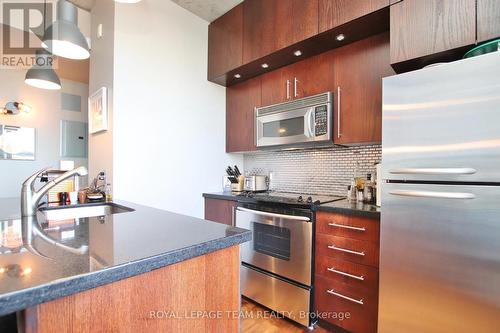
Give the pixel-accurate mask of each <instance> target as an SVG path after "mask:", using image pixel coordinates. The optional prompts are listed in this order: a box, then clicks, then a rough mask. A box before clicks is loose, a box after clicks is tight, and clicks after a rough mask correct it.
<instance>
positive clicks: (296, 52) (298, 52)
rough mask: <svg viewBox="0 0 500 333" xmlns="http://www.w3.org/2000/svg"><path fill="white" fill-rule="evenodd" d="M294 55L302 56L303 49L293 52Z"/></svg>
mask: <svg viewBox="0 0 500 333" xmlns="http://www.w3.org/2000/svg"><path fill="white" fill-rule="evenodd" d="M293 55H294V56H296V57H300V56H301V55H302V51H301V50H297V51H295V52H293Z"/></svg>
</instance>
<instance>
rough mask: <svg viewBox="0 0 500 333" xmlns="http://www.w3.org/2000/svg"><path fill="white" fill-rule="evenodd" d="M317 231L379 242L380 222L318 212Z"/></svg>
mask: <svg viewBox="0 0 500 333" xmlns="http://www.w3.org/2000/svg"><path fill="white" fill-rule="evenodd" d="M316 231H317V232H319V233H322V234H328V235H334V236H341V237H347V238H354V239H359V240H367V241H371V242H377V243H378V242H379V239H380V222H379V220H375V219H368V218H364V217H358V216H349V215H342V214H335V213H326V212H318V213H317V214H316Z"/></svg>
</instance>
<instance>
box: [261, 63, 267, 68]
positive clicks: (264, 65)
mask: <svg viewBox="0 0 500 333" xmlns="http://www.w3.org/2000/svg"><path fill="white" fill-rule="evenodd" d="M260 66H261V67H262V68H269V65H268V64H262V65H260Z"/></svg>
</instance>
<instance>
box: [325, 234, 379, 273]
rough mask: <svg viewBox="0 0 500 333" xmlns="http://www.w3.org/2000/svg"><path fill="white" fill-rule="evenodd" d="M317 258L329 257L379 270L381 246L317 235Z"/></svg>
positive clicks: (350, 239)
mask: <svg viewBox="0 0 500 333" xmlns="http://www.w3.org/2000/svg"><path fill="white" fill-rule="evenodd" d="M316 256H318V257H321V256H327V257H332V258H335V259H341V260H347V261H350V262H354V263H358V264H363V265H369V266H372V267H375V268H378V262H379V245H378V244H377V243H373V242H367V241H361V240H357V239H352V238H345V237H337V236H330V235H324V234H317V235H316Z"/></svg>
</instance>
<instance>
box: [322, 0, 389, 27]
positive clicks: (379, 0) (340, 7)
mask: <svg viewBox="0 0 500 333" xmlns="http://www.w3.org/2000/svg"><path fill="white" fill-rule="evenodd" d="M389 4H390V3H389V0H319V18H318V20H319V32H323V31H327V30H330V29H333V28H335V27H338V26H340V25H342V24H344V23H347V22H349V21H352V20H354V19H357V18H359V17H361V16H364V15H367V14H370V13H372V12H375V11H377V10H379V9H382V8H384V7H387V6H389Z"/></svg>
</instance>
